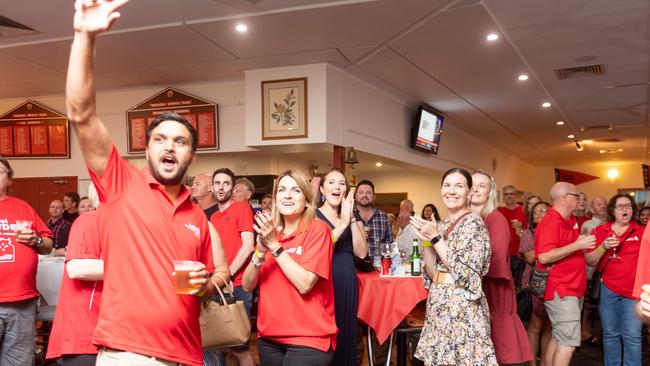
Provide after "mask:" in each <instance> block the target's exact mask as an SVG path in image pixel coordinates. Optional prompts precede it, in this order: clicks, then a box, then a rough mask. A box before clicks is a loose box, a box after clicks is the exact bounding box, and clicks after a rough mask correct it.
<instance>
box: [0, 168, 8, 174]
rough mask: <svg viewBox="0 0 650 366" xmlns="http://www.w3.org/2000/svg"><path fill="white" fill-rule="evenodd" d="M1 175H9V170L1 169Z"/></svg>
mask: <svg viewBox="0 0 650 366" xmlns="http://www.w3.org/2000/svg"><path fill="white" fill-rule="evenodd" d="M0 175H7V176H8V175H9V172H8V171H6V170H3V169H0Z"/></svg>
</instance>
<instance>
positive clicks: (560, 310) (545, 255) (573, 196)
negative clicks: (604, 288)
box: [535, 182, 596, 366]
mask: <svg viewBox="0 0 650 366" xmlns="http://www.w3.org/2000/svg"><path fill="white" fill-rule="evenodd" d="M577 198H578V193H576V187H575V186H574V185H573V184H570V183H566V182H558V183H555V185H553V188H551V199H552V201H553V206H552V207H551V208H549V209H548V213H547V214H546V216H544V218H543V219H542V221H541V222H540V223H539V225H537V229H536V231H535V256H536V257H537V260H538V264H537V265H538V266H539V267H541V268H542V269H547V268H549V267H550V272H549V275H548V280H547V282H546V291H545V293H544V300H545V303H544V306H545V307H546V312H547V313H548V317H549V319H550V320H551V328H552V330H553V331H552V333H553V338H552V339H551V341H550V342H549V344H548V347H547V350H546V354H545V355H543V357H544V358H545V361H546V364H547V365H554V366H564V365H567V366H568V365H569V363H570V361H571V356H572V355H573V351H574V350H575V347H577V346H580V311H581V308H582V300H583V298H584V294H585V290H586V289H587V273H586V266H587V264H586V261H585V255H584V251H585V250H588V249H592V248H594V246H595V244H596V238H595V237H594V236H593V235H589V236H587V235H579V229H578V223H577V222H576V218H575V217H574V216H573V215H572V214H571V213H572V212H573V210H575V208H576V204H577Z"/></svg>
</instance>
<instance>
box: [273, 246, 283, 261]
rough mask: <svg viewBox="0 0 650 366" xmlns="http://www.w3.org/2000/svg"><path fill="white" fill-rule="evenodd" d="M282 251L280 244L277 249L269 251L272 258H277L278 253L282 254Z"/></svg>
mask: <svg viewBox="0 0 650 366" xmlns="http://www.w3.org/2000/svg"><path fill="white" fill-rule="evenodd" d="M282 252H284V248H283V247H282V246H279V247H278V249H276V250H272V251H271V255H272V256H273V257H274V258H277V257H278V256H279V255H280V254H282Z"/></svg>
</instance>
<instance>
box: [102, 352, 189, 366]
mask: <svg viewBox="0 0 650 366" xmlns="http://www.w3.org/2000/svg"><path fill="white" fill-rule="evenodd" d="M179 365H181V364H180V363H178V362H171V361H166V360H161V359H159V358H155V357H150V356H144V355H141V354H137V353H132V352H125V351H119V350H115V349H110V348H101V349H100V350H99V354H98V355H97V366H179Z"/></svg>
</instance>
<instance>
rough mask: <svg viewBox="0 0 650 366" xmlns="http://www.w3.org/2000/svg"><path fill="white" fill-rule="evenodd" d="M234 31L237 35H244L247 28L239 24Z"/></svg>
mask: <svg viewBox="0 0 650 366" xmlns="http://www.w3.org/2000/svg"><path fill="white" fill-rule="evenodd" d="M235 30H236V31H237V32H239V33H246V31H247V30H248V27H247V26H246V24H242V23H239V24H237V25H236V26H235Z"/></svg>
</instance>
